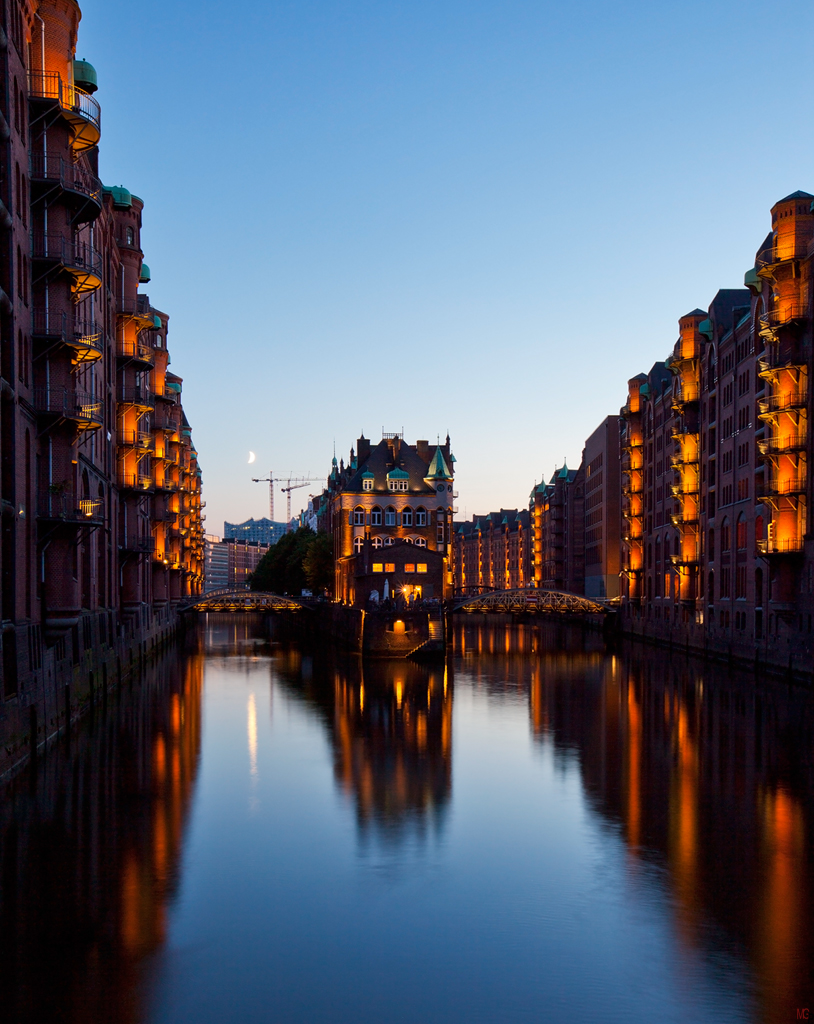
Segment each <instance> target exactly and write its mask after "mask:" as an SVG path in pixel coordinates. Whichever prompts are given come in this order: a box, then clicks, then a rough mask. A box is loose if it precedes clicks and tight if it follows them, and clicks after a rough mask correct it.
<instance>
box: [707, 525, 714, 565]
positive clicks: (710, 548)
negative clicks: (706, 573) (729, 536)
mask: <svg viewBox="0 0 814 1024" xmlns="http://www.w3.org/2000/svg"><path fill="white" fill-rule="evenodd" d="M707 561H708V562H714V561H715V529H714V527H712V526H710V528H709V545H708V546H707Z"/></svg>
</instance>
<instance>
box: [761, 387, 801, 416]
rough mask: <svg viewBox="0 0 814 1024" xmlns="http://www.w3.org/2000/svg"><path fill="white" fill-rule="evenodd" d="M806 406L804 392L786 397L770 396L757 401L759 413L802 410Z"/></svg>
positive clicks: (796, 392) (797, 392) (792, 393)
mask: <svg viewBox="0 0 814 1024" xmlns="http://www.w3.org/2000/svg"><path fill="white" fill-rule="evenodd" d="M806 404H807V395H806V393H805V392H804V391H795V392H791V393H789V394H786V395H771V396H770V397H769V398H761V399H760V400H759V401H758V408H759V409H760V412H761V413H764V414H766V413H772V412H786V410H788V409H804V408H805V406H806Z"/></svg>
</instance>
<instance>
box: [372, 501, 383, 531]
mask: <svg viewBox="0 0 814 1024" xmlns="http://www.w3.org/2000/svg"><path fill="white" fill-rule="evenodd" d="M370 525H371V526H381V525H382V510H381V509H380V508H379V506H378V505H374V506H373V508H372V509H371V510H370Z"/></svg>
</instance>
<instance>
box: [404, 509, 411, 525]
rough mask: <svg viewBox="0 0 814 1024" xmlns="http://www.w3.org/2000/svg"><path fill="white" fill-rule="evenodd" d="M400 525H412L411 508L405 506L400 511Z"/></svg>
mask: <svg viewBox="0 0 814 1024" xmlns="http://www.w3.org/2000/svg"><path fill="white" fill-rule="evenodd" d="M401 525H402V526H412V525H413V510H412V509H411V508H405V509H404V510H403V511H402V513H401Z"/></svg>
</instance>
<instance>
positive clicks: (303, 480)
mask: <svg viewBox="0 0 814 1024" xmlns="http://www.w3.org/2000/svg"><path fill="white" fill-rule="evenodd" d="M319 480H320V477H316V476H304V477H296V478H294V477H290V478H289V480H288V486H287V487H281V488H280V490H281V491H282V492H283V494H285V496H286V509H285V512H286V515H285V532H286V533H289V532H290V530H291V492H292V491H296V489H297V488H298V487H307V486H308V485H309V484H315V483H319Z"/></svg>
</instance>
